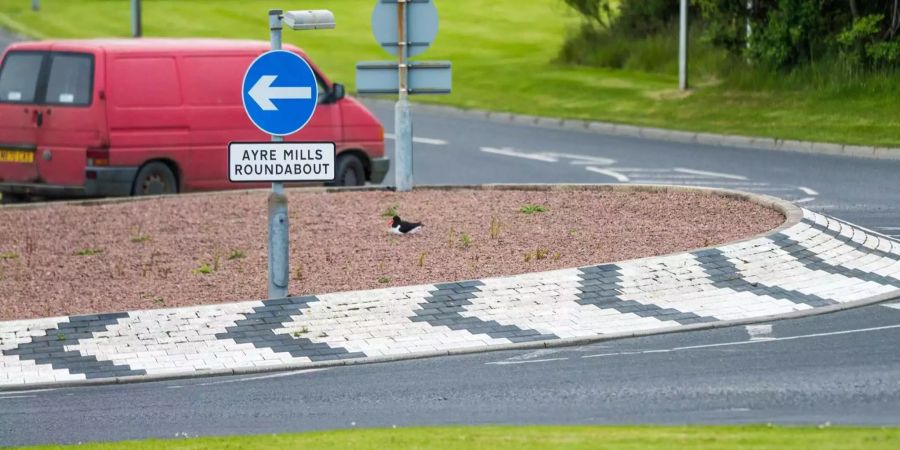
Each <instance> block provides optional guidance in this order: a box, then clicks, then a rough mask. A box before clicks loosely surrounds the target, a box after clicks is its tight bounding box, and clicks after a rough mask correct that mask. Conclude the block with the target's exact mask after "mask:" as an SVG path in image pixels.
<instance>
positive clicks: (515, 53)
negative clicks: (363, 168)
mask: <svg viewBox="0 0 900 450" xmlns="http://www.w3.org/2000/svg"><path fill="white" fill-rule="evenodd" d="M30 3H31V2H28V1H24V0H22V1H5V2H2V4H0V26H2V27H4V28H7V29H10V30H12V31H14V32H17V33H20V34H23V35H26V36H30V37H34V38H85V37H105V36H128V35H129V33H130V21H129V14H130V11H129V7H128V2H125V1H121V2H110V1H106V0H79V1H71V0H42V1H41V5H42V9H41V11H39V12H32V11H31V9H30ZM326 3H327V4H326ZM326 3H316V2H310V1H303V2H294V3H291V2H285V3H283V4H281V5H280V6H282V7H284V8H285V9H289V8H315V7H327V8H330V9H331V10H333V11H334V12H335V15H336V17H337V22H338V27H337V29H335V30H325V31H311V32H309V31H308V32H292V31H287V32H286V33H285V40H286V41H287V42H291V43H294V44H297V45H299V46H301V47H303V48H305V49H306V50H307V51H308V52H309V53H310V54H311V55H312V57H313V58H314V59H315V60H316V62H317V63H319V64H320V65H321V66H322V67H323V68H324V70H326V72H327V73H328V74H329V75H330V76H331V77H332V78H333V79H335V80H337V81H340V82H344V83H345V84H346V85H347V86H348V87H349V88H350V89H351V91H352V90H353V87H354V78H355V63H356V62H357V61H364V60H386V59H390V57H389V56H388V55H387V53H385V52H383V51H382V50H381V49H380V48H379V47H378V45H377V44H376V43H375V41H374V38H373V37H372V35H371V30H370V25H369V20H370V17H371V11H372V7H373V6H374V2H373V1H371V0H329V1H328V2H326ZM435 3H436V4H437V7H438V10H439V13H440V16H441V30H440V33H439V35H438V38H437V40H436V42H435V44H434V45H433V47H432V48H431V49H429V50H428V51H427V52H426V53H425V54H423V55H422V56H420V57H419V59H428V60H451V61H452V62H453V64H454V69H453V70H454V93H453V94H451V95H448V96H422V97H418V98H417V100H418V101H422V102H429V103H440V104H446V105H452V106H457V107H463V108H482V109H490V110H497V111H509V112H515V113H522V114H533V115H541V116H552V117H565V118H576V119H587V120H601V121H610V122H618V123H628V124H634V125H641V126H651V127H661V128H671V129H683V130H690V131H703V132H713V133H727V134H742V135H751V136H766V137H775V138H781V139H799V140H811V141H823V142H837V143H845V144H863V145H875V146H882V147H900V132H898V131H900V102H897V101H896V100H895V99H896V96H897V94H898V93H900V81H895V80H894V79H893V78H892V77H886V78H885V79H881V80H875V81H871V80H869V81H865V82H861V83H859V84H858V85H852V86H849V87H848V86H843V87H828V86H824V87H823V86H820V85H817V84H816V83H794V84H789V85H787V86H785V85H783V84H777V85H773V83H767V82H766V81H765V80H762V81H761V82H760V83H755V82H754V80H750V81H749V82H746V83H741V86H740V87H728V86H726V84H727V83H726V84H723V83H721V82H719V81H718V80H716V79H710V78H706V79H703V80H699V82H698V83H697V84H695V89H694V90H693V91H692V92H691V93H689V94H682V93H680V92H678V90H677V89H676V86H677V75H676V73H675V71H674V70H673V71H672V73H671V74H669V73H653V72H645V71H639V70H620V69H601V68H591V67H580V66H579V67H576V66H567V65H563V64H560V63H558V62H556V61H557V55H558V54H559V50H560V48H561V46H562V44H563V42H564V41H565V38H566V36H567V33H570V32H572V31H573V30H574V29H575V28H576V27H577V24H578V23H579V18H578V17H577V15H576V14H575V13H574V12H572V11H571V10H569V9H568V8H567V7H566V6H565V4H564V3H563V2H562V0H533V1H528V2H522V1H518V0H495V1H491V2H485V1H482V0H435ZM143 5H144V11H143V16H144V33H145V35H146V36H177V37H188V36H204V37H231V38H251V39H260V40H266V39H268V31H267V28H266V22H265V21H266V11H267V10H268V8H270V7H272V6H278V2H274V3H273V2H272V1H270V0H266V1H261V0H216V1H212V0H144V1H143ZM675 40H676V36H675V35H674V33H673V36H672V42H674V41H675Z"/></svg>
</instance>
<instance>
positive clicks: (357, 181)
mask: <svg viewBox="0 0 900 450" xmlns="http://www.w3.org/2000/svg"><path fill="white" fill-rule="evenodd" d="M334 173H335V176H334V182H333V183H328V185H329V186H362V185H364V184H366V169H365V168H364V167H363V163H362V161H360V160H359V158H358V157H357V156H356V155H344V156H341V157H339V158H338V160H337V164H336V165H335V170H334Z"/></svg>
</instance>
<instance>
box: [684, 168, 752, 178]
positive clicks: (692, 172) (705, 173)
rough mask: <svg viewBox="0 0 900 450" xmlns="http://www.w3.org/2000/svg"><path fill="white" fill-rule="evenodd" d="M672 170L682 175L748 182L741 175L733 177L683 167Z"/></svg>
mask: <svg viewBox="0 0 900 450" xmlns="http://www.w3.org/2000/svg"><path fill="white" fill-rule="evenodd" d="M672 170H674V171H676V172H681V173H689V174H692V175H705V176H708V177H715V178H727V179H729V180H747V177H742V176H740V175H732V174H730V173H721V172H707V171H705V170H694V169H685V168H683V167H676V168H674V169H672Z"/></svg>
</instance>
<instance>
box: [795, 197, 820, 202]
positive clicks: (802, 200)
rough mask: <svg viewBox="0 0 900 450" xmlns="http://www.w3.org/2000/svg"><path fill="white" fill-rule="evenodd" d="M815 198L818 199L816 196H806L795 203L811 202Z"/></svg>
mask: <svg viewBox="0 0 900 450" xmlns="http://www.w3.org/2000/svg"><path fill="white" fill-rule="evenodd" d="M815 199H816V198H815V197H804V198H801V199H800V200H796V201H794V203H809V202H811V201H814V200H815Z"/></svg>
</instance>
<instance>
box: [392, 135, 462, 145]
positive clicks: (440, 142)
mask: <svg viewBox="0 0 900 450" xmlns="http://www.w3.org/2000/svg"><path fill="white" fill-rule="evenodd" d="M384 138H385V139H396V138H397V136H395V135H393V134H391V133H384ZM413 142H415V143H416V144H425V145H447V144H449V142H447V141H445V140H443V139H433V138H424V137H418V136H413Z"/></svg>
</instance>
